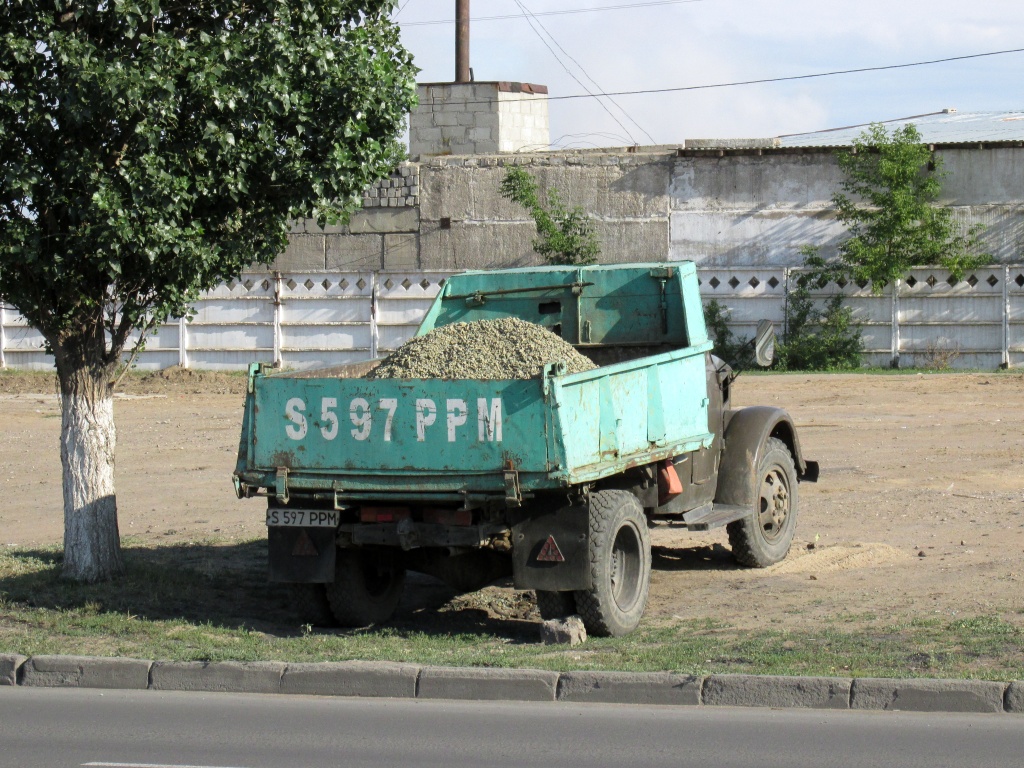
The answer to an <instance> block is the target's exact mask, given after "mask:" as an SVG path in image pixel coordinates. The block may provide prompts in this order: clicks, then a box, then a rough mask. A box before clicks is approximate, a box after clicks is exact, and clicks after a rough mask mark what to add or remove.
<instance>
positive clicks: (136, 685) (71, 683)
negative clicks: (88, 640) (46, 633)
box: [18, 656, 153, 690]
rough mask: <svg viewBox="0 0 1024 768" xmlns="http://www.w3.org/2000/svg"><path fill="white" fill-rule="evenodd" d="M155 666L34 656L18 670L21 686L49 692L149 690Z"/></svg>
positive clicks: (133, 661) (91, 658)
mask: <svg viewBox="0 0 1024 768" xmlns="http://www.w3.org/2000/svg"><path fill="white" fill-rule="evenodd" d="M152 663H153V662H151V661H144V660H142V659H120V658H98V657H95V656H33V657H32V658H30V659H26V660H25V662H24V663H23V664H22V665H21V669H19V670H18V684H19V685H25V686H41V687H48V688H128V689H139V690H145V689H146V688H148V687H149V669H150V666H151V665H152Z"/></svg>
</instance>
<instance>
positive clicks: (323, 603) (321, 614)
mask: <svg viewBox="0 0 1024 768" xmlns="http://www.w3.org/2000/svg"><path fill="white" fill-rule="evenodd" d="M291 593H292V608H293V609H294V610H295V614H296V616H298V617H299V621H301V622H302V623H303V624H311V625H312V626H314V627H334V626H337V624H338V622H337V620H335V618H334V614H333V613H332V612H331V603H330V601H328V599H327V590H326V589H325V586H324V585H323V584H292V585H291Z"/></svg>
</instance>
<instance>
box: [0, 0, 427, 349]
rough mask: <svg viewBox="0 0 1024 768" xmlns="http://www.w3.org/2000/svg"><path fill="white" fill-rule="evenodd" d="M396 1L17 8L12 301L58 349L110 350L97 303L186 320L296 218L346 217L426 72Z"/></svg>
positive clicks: (1, 188)
mask: <svg viewBox="0 0 1024 768" xmlns="http://www.w3.org/2000/svg"><path fill="white" fill-rule="evenodd" d="M391 7H392V3H391V2H387V1H386V0H362V1H361V2H356V1H355V0H323V1H321V2H312V1H309V2H301V3H298V4H295V3H290V4H286V3H279V2H271V0H256V1H255V2H245V3H243V2H228V3H217V4H212V3H209V2H202V1H200V2H198V3H176V4H166V5H165V4H161V3H160V2H158V1H157V0H147V1H145V2H143V1H140V0H123V1H121V2H117V3H104V4H99V5H93V6H77V5H76V6H74V11H73V13H67V14H57V15H55V14H54V11H53V6H52V4H46V3H36V2H24V3H7V4H5V5H4V6H3V8H2V9H0V294H3V295H4V296H5V297H6V299H7V301H9V302H11V303H13V304H14V305H15V306H17V307H18V308H19V310H20V311H21V312H22V313H23V314H24V315H25V316H26V317H27V318H28V319H29V321H30V322H31V323H32V324H33V325H35V326H36V327H37V328H39V329H40V330H41V331H42V332H43V334H44V335H45V337H46V338H47V340H48V341H49V343H50V344H51V346H55V345H56V346H59V345H61V344H63V343H64V342H65V341H66V340H67V339H68V338H70V336H74V335H76V334H78V335H81V334H86V335H88V336H89V337H90V338H92V339H96V338H97V337H98V338H102V337H103V333H102V332H101V333H99V334H98V336H97V334H96V330H95V329H94V328H91V327H90V324H91V323H94V322H96V317H97V315H96V313H94V312H93V310H92V308H93V307H97V306H102V307H115V308H117V309H118V310H119V311H120V314H121V317H122V318H123V317H124V316H125V315H126V314H127V316H128V318H129V322H130V324H131V325H132V326H133V327H135V326H139V325H140V324H144V323H146V322H149V321H150V320H152V319H153V318H154V317H156V318H158V319H164V318H166V317H168V316H171V315H177V314H182V313H184V312H186V311H187V308H188V306H189V303H190V302H191V301H193V300H194V299H195V297H196V296H197V295H198V293H199V292H201V291H202V290H205V289H208V288H210V287H212V286H214V285H216V284H217V283H218V282H220V281H221V280H223V279H226V278H228V277H230V276H232V275H234V274H236V273H237V272H238V271H240V270H241V269H242V268H244V267H245V266H247V265H248V264H251V263H253V262H256V261H263V262H269V261H271V260H272V259H273V258H274V257H275V256H276V255H277V254H278V253H279V252H280V251H281V250H282V248H283V246H284V244H285V238H286V233H287V222H288V220H289V219H290V218H292V217H301V216H308V215H313V214H315V215H316V216H317V217H318V218H319V219H320V220H321V221H326V220H327V219H328V218H333V219H335V220H344V219H345V217H346V216H347V215H348V214H349V212H350V211H351V210H352V209H353V208H354V206H355V205H357V204H358V199H359V197H360V195H361V192H362V190H363V189H364V188H365V187H366V186H368V185H369V184H371V183H372V182H373V181H375V180H376V179H377V178H379V177H381V176H383V175H386V174H387V173H388V172H389V171H390V170H391V169H392V168H393V167H394V166H395V165H396V164H397V162H398V161H399V160H400V159H401V157H402V156H403V148H402V147H401V146H400V144H399V143H398V141H397V137H398V135H399V134H400V133H401V131H402V129H403V126H404V120H405V115H406V114H407V112H408V110H409V108H410V106H411V104H412V101H413V99H414V92H415V83H414V78H415V72H416V70H415V67H414V66H413V65H412V61H411V57H410V56H409V54H408V53H407V52H406V51H405V50H404V49H402V47H401V45H400V43H399V40H398V33H397V29H396V28H395V27H394V25H392V24H391V23H390V22H389V21H388V19H387V14H388V12H389V11H390V9H391ZM116 314H117V313H105V316H107V317H108V318H113V317H114V316H115V315H116ZM103 322H104V323H105V330H106V332H107V334H108V335H109V334H111V333H112V332H113V331H114V330H116V329H115V328H114V326H113V322H114V321H113V320H112V319H108V320H105V321H103ZM101 330H102V329H101ZM90 354H92V355H101V356H102V357H103V360H104V364H106V365H116V363H117V361H118V360H119V359H120V354H121V349H120V348H117V345H116V343H113V342H109V346H107V347H106V348H103V349H95V348H94V349H93V350H92V352H90ZM81 362H82V361H79V363H81Z"/></svg>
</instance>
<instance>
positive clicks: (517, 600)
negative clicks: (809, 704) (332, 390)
mask: <svg viewBox="0 0 1024 768" xmlns="http://www.w3.org/2000/svg"><path fill="white" fill-rule="evenodd" d="M123 554H124V561H125V567H126V574H125V576H124V578H122V579H119V580H117V581H115V582H111V583H105V584H77V583H72V582H68V581H65V580H63V579H62V578H61V577H60V570H61V566H62V561H63V556H62V553H61V552H60V550H58V549H29V550H12V549H8V550H0V566H2V567H0V599H2V600H4V601H6V602H9V603H13V604H17V605H19V606H24V607H27V608H39V609H46V610H50V611H64V612H71V613H75V614H78V615H81V614H88V615H89V616H90V617H92V616H97V617H101V618H102V615H103V614H108V615H114V614H119V615H121V616H125V615H129V616H132V617H138V618H140V619H148V620H151V621H173V622H183V623H187V624H192V625H196V626H200V625H207V624H208V625H211V626H214V627H219V628H225V629H232V630H245V631H255V632H262V633H264V634H266V635H268V636H270V637H276V638H289V637H298V636H301V635H303V634H308V633H309V631H310V629H309V627H308V625H307V624H306V623H305V621H304V620H303V618H302V617H300V616H298V615H297V614H296V612H295V609H294V605H293V597H292V593H291V591H290V589H289V587H288V586H287V585H283V584H274V583H270V582H268V581H267V576H266V573H267V545H266V541H264V540H261V539H257V540H253V541H244V542H237V543H222V542H214V543H207V542H188V543H180V544H169V545H161V546H133V545H127V546H125V547H124V549H123ZM652 558H653V567H654V569H655V570H658V571H694V570H735V569H738V568H739V567H740V566H738V565H737V564H736V563H735V561H734V560H733V559H732V555H731V553H730V551H729V550H728V549H727V548H726V547H723V546H722V545H721V544H714V545H711V546H701V547H686V548H670V547H664V546H655V547H652ZM69 618H70V619H71V620H72V621H74V620H75V619H74V617H69ZM540 621H541V619H540V615H539V614H538V612H537V609H536V604H535V600H534V596H533V592H532V591H529V590H516V589H515V588H514V587H513V585H512V582H511V579H503V580H500V581H498V582H496V583H495V584H494V585H492V586H490V587H486V588H484V589H482V590H478V591H476V592H470V593H465V594H464V593H459V592H457V591H456V590H454V589H452V588H451V587H449V586H448V585H447V584H445V583H444V582H442V581H440V580H438V579H435V578H434V577H432V576H427V575H424V574H420V573H415V572H410V573H409V575H408V578H407V583H406V591H405V594H404V596H403V599H402V602H401V603H400V605H399V607H398V610H397V612H396V613H395V616H394V617H393V618H392V619H391V620H390V621H389V622H387V623H386V624H385V625H382V626H383V628H386V631H388V632H392V633H394V632H397V633H399V634H405V633H409V634H414V633H415V634H425V635H435V636H451V635H485V636H489V637H497V638H502V639H505V640H507V641H509V642H512V643H535V642H537V639H538V636H539V623H540ZM377 629H378V628H363V629H354V630H350V629H333V628H326V627H316V628H314V630H313V631H314V632H316V633H321V634H328V633H329V634H338V635H345V634H356V633H366V632H373V631H377Z"/></svg>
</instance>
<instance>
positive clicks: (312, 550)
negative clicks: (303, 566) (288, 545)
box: [292, 531, 320, 557]
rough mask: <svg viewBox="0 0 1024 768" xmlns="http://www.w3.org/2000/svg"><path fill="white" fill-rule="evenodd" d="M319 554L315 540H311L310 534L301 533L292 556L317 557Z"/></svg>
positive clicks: (296, 540)
mask: <svg viewBox="0 0 1024 768" xmlns="http://www.w3.org/2000/svg"><path fill="white" fill-rule="evenodd" d="M319 554H320V551H319V550H318V549H317V548H316V545H315V544H314V543H313V540H312V539H311V538H309V534H308V533H306V531H301V532H300V533H299V535H298V537H297V538H296V539H295V546H294V547H292V555H293V556H294V557H317V556H319Z"/></svg>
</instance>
